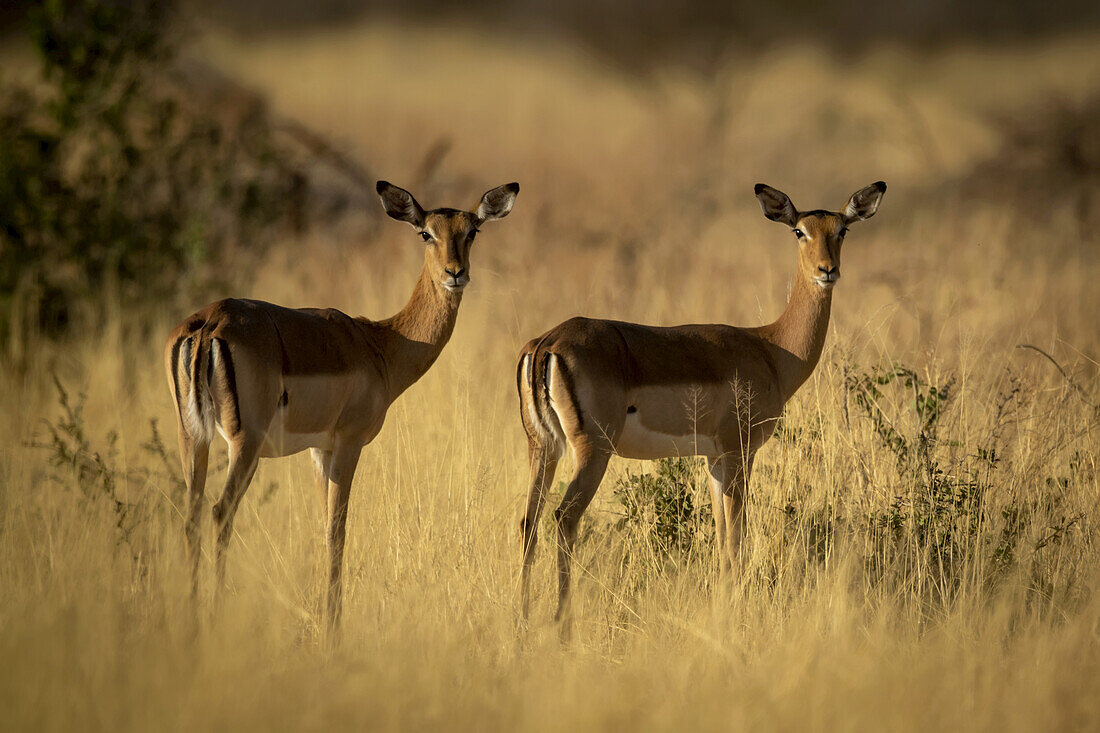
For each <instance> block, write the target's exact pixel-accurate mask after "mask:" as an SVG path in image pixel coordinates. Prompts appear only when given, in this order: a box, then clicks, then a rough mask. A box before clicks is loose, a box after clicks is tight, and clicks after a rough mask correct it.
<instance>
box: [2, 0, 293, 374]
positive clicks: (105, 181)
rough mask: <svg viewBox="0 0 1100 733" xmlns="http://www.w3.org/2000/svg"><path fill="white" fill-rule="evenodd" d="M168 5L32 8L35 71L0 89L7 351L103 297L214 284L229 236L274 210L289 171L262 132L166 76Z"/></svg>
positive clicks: (244, 239)
mask: <svg viewBox="0 0 1100 733" xmlns="http://www.w3.org/2000/svg"><path fill="white" fill-rule="evenodd" d="M170 11H171V8H170V5H169V4H168V3H166V2H162V1H160V0H138V1H137V2H123V1H122V0H48V1H47V2H45V3H43V4H42V5H40V6H39V7H37V8H36V9H35V10H34V11H33V12H31V14H30V18H29V25H30V32H31V38H32V40H33V45H34V48H35V49H36V51H37V53H38V56H39V58H40V61H41V77H42V83H41V85H39V86H38V87H35V88H33V89H30V88H22V87H18V86H14V85H5V86H3V87H2V88H0V136H2V139H3V140H4V145H3V146H0V349H2V350H4V351H8V352H10V351H12V350H15V351H18V350H19V349H20V347H21V345H22V344H24V343H25V341H26V340H27V339H28V338H30V337H31V336H32V335H33V334H35V333H43V334H45V335H46V336H56V335H58V334H61V333H63V332H64V331H65V330H66V329H67V328H68V327H69V326H71V325H72V324H73V323H74V322H76V321H77V320H81V319H82V316H83V319H82V322H84V323H85V324H87V323H89V322H91V318H90V317H94V316H95V315H96V313H97V312H98V310H99V306H101V305H102V303H103V298H104V296H109V297H111V298H117V300H118V301H119V302H120V304H121V305H123V306H131V305H134V304H138V303H143V302H154V301H159V300H163V299H164V298H166V297H171V296H172V295H173V294H175V293H176V292H178V291H179V290H180V289H182V288H185V287H186V288H188V289H191V290H193V289H194V288H196V287H199V288H202V287H203V286H209V285H211V284H214V283H216V282H217V281H218V278H219V277H220V275H219V273H222V272H225V271H226V268H224V267H219V266H218V265H219V262H222V259H221V257H222V253H223V250H224V249H225V246H226V245H231V244H233V243H249V244H253V243H255V242H256V241H257V235H258V234H259V233H260V232H261V231H262V230H263V228H264V227H265V226H267V225H268V224H269V223H270V222H272V221H277V220H278V219H279V217H280V216H281V214H280V212H281V211H282V208H280V207H279V206H278V204H279V202H280V199H281V198H282V197H283V196H284V195H285V193H286V192H287V191H288V190H289V189H290V188H291V187H293V186H294V185H295V182H294V181H293V180H291V177H289V176H287V175H285V174H284V172H283V170H282V168H281V167H280V166H279V164H278V163H279V161H278V160H277V156H276V155H275V152H274V150H273V148H272V146H271V144H270V140H269V139H268V138H267V137H266V136H265V129H264V128H263V127H262V126H257V127H256V129H254V130H251V131H250V134H249V135H248V136H247V137H238V136H236V135H230V134H229V131H227V130H225V129H223V128H222V126H221V125H220V124H219V123H218V122H217V121H216V120H215V119H214V118H213V117H212V116H210V114H211V113H209V112H207V113H193V112H186V113H185V112H184V111H183V109H182V107H181V104H180V94H179V92H178V91H175V92H173V91H172V88H171V85H170V84H168V83H167V81H166V76H165V74H164V72H165V69H166V68H167V66H168V64H169V63H170V61H171V59H172V57H173V44H172V42H171V40H172V39H171V34H170V32H169V28H170V20H171V12H170ZM283 208H285V207H283ZM259 241H261V242H262V239H261V240H259ZM202 265H206V267H205V268H203V267H201V266H202ZM192 299H193V296H192Z"/></svg>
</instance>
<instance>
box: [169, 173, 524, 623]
mask: <svg viewBox="0 0 1100 733" xmlns="http://www.w3.org/2000/svg"><path fill="white" fill-rule="evenodd" d="M377 191H378V195H379V196H380V197H381V199H382V205H383V207H384V208H385V210H386V213H387V214H389V216H390V217H392V218H394V219H397V220H399V221H404V222H406V223H408V224H411V225H412V226H413V228H415V229H416V236H417V239H418V240H421V241H422V243H423V244H424V246H425V251H424V265H423V267H422V268H421V271H420V279H419V280H417V282H416V286H415V287H414V288H413V293H412V297H411V298H409V302H408V304H407V305H406V306H405V307H404V308H403V309H402V310H401V311H400V312H399V313H397V314H396V315H394V316H393V317H392V318H387V319H386V320H383V321H370V320H367V319H366V318H352V317H350V316H347V315H345V314H343V313H341V312H340V311H338V310H333V309H314V308H301V309H290V308H283V307H281V306H277V305H273V304H271V303H265V302H262V301H258V300H222V301H218V302H217V303H213V304H211V305H208V306H207V307H206V308H203V309H202V310H201V311H199V312H198V313H195V314H194V315H193V316H191V317H190V318H187V319H186V320H185V321H183V323H181V324H180V325H179V326H177V327H176V329H175V330H174V331H172V334H171V335H170V336H169V337H168V342H167V344H166V345H165V352H164V356H165V359H164V361H165V368H166V370H167V374H168V386H169V389H170V390H171V392H172V398H173V400H174V401H175V405H176V414H177V416H178V418H179V446H180V454H181V458H182V461H183V473H184V478H185V481H186V483H187V489H188V507H187V518H186V532H185V534H186V544H187V553H188V560H189V563H190V568H191V592H192V596H195V595H197V590H198V570H199V555H200V552H201V538H200V528H201V512H202V505H203V487H204V485H205V483H206V472H207V458H208V454H209V448H210V442H211V441H212V440H213V437H214V433H215V431H216V432H218V433H219V434H221V436H222V437H223V438H224V439H225V441H226V443H228V447H229V468H228V472H227V475H226V479H225V488H224V490H223V491H222V495H221V498H220V499H219V500H218V502H217V503H216V504H214V508H213V516H214V525H215V529H216V533H217V542H216V554H215V567H216V572H217V580H218V586H219V587H221V586H222V584H223V579H224V574H225V555H226V549H227V547H228V545H229V540H230V538H231V536H232V534H233V517H234V515H235V514H236V512H237V507H238V506H239V505H240V502H241V498H242V497H243V496H244V493H245V491H246V490H247V489H248V485H249V483H250V482H251V480H252V475H253V473H254V472H255V470H256V464H257V461H258V459H259V458H260V457H276V456H288V455H291V454H293V453H298V452H299V451H303V450H305V449H307V448H308V449H309V450H310V452H311V453H312V456H313V462H314V465H315V468H316V475H317V482H318V487H319V488H320V491H321V496H322V500H323V501H324V503H325V522H326V530H327V536H326V540H327V544H328V555H329V558H328V559H329V582H328V594H327V604H326V607H327V620H328V623H329V625H330V626H335V625H336V624H337V623H338V622H339V619H340V610H341V604H342V584H341V571H342V567H343V557H344V537H345V528H346V526H347V514H348V499H349V497H350V494H351V483H352V478H353V476H354V475H355V466H356V464H357V463H358V461H359V454H360V452H361V451H362V448H363V446H365V445H367V444H368V443H370V442H371V440H373V439H374V437H375V436H376V435H378V431H379V430H380V429H381V428H382V422H383V420H384V419H385V417H386V411H387V410H388V409H389V406H390V404H392V403H393V401H394V400H395V399H397V397H398V395H400V394H401V393H402V392H404V391H405V390H406V389H408V388H409V386H410V385H412V384H413V383H414V382H416V380H418V379H419V378H420V377H421V376H422V375H423V374H424V373H425V372H426V371H427V370H428V368H429V367H431V365H432V363H433V362H434V361H435V360H436V357H438V356H439V353H440V351H442V349H443V347H444V345H446V343H447V340H448V339H449V338H450V337H451V332H452V331H453V330H454V325H455V318H456V316H457V314H458V306H459V304H460V303H461V302H462V290H463V288H465V287H466V285H467V284H468V283H469V282H470V274H469V273H470V247H471V245H472V244H473V242H474V237H475V236H476V235H477V233H478V229H479V227H481V225H482V224H483V223H485V222H487V221H493V220H496V219H502V218H504V217H505V216H507V215H508V212H509V211H511V209H512V204H513V203H514V202H515V199H516V194H518V193H519V184H517V183H509V184H507V185H504V186H499V187H498V188H494V189H492V190H490V191H488V192H487V193H486V194H485V195H484V196H482V198H481V202H480V203H479V204H478V206H477V209H476V210H474V211H462V210H458V209H434V210H431V211H425V210H424V209H423V208H421V206H420V204H418V203H417V201H416V199H414V198H413V196H412V194H410V193H409V192H408V191H405V190H404V189H401V188H398V187H397V186H394V185H391V184H390V183H387V182H386V181H379V182H378V184H377Z"/></svg>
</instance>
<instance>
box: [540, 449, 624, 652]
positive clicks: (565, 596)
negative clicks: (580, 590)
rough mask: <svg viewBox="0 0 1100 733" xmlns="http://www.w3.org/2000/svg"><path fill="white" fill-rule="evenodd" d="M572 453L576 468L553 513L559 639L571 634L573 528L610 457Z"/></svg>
mask: <svg viewBox="0 0 1100 733" xmlns="http://www.w3.org/2000/svg"><path fill="white" fill-rule="evenodd" d="M574 451H575V453H576V457H577V466H576V468H575V469H574V472H573V480H572V481H570V482H569V488H568V489H566V491H565V497H564V498H563V499H562V502H561V505H560V506H559V507H558V508H557V510H555V512H554V518H555V520H556V521H557V527H558V612H557V615H556V617H555V618H556V620H557V621H558V622H559V623H560V624H561V627H560V632H561V636H562V638H563V639H566V640H568V638H569V636H570V634H571V632H572V614H571V608H570V580H571V578H572V561H573V547H574V545H575V544H576V542H577V528H578V527H579V525H580V521H581V515H583V514H584V510H585V509H587V508H588V505H589V504H590V503H591V502H592V497H593V496H595V495H596V489H598V488H599V486H600V481H601V480H602V479H603V475H604V473H605V472H606V471H607V463H608V460H610V458H611V454H610V453H608V452H607V451H606V450H602V449H600V448H596V447H594V446H585V447H584V448H583V449H581V448H579V447H576V446H575V447H574Z"/></svg>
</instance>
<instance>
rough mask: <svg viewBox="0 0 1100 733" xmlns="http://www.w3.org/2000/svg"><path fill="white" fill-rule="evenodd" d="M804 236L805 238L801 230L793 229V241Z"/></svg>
mask: <svg viewBox="0 0 1100 733" xmlns="http://www.w3.org/2000/svg"><path fill="white" fill-rule="evenodd" d="M805 236H806V235H805V234H804V233H803V232H802V230H801V229H795V230H794V238H795V239H802V238H803V237H805Z"/></svg>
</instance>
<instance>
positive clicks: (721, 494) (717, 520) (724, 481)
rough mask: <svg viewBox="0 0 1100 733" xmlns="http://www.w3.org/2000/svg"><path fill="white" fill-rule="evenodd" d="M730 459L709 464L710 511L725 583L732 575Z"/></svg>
mask: <svg viewBox="0 0 1100 733" xmlns="http://www.w3.org/2000/svg"><path fill="white" fill-rule="evenodd" d="M728 462H729V459H728V457H727V456H719V457H718V458H712V459H710V460H708V462H707V468H708V470H709V472H710V510H711V514H712V515H713V516H714V542H715V550H716V552H717V553H718V577H719V579H720V580H722V581H725V580H726V579H728V578H729V575H730V555H729V552H728V551H727V550H726V507H725V496H726V487H727V486H728V485H729V478H728V474H729V466H728Z"/></svg>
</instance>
